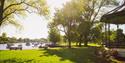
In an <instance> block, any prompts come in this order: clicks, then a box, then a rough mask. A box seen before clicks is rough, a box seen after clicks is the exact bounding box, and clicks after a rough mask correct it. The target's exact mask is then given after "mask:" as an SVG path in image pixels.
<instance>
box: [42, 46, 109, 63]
mask: <svg viewBox="0 0 125 63" xmlns="http://www.w3.org/2000/svg"><path fill="white" fill-rule="evenodd" d="M44 54H45V55H44V56H52V55H56V56H58V57H61V59H60V61H64V60H70V61H72V62H74V63H109V62H107V61H106V60H104V59H100V58H98V57H96V56H95V55H94V48H93V47H83V48H71V49H69V48H60V49H48V50H46V52H44ZM41 56H42V55H41Z"/></svg>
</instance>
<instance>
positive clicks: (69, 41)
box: [68, 39, 71, 48]
mask: <svg viewBox="0 0 125 63" xmlns="http://www.w3.org/2000/svg"><path fill="white" fill-rule="evenodd" d="M68 47H69V48H71V40H70V39H68Z"/></svg>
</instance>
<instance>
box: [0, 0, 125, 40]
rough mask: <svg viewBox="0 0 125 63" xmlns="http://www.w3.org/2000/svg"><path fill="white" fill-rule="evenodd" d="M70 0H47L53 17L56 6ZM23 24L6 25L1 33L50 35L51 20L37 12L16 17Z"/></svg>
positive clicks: (40, 36) (10, 34)
mask: <svg viewBox="0 0 125 63" xmlns="http://www.w3.org/2000/svg"><path fill="white" fill-rule="evenodd" d="M67 1H69V0H47V3H48V5H49V7H50V12H51V17H52V16H53V15H54V12H55V8H62V6H63V4H65V3H66V2H67ZM15 18H16V19H17V20H18V21H19V22H20V23H21V25H22V26H23V28H22V29H17V28H15V27H14V26H12V25H6V26H3V27H2V28H1V30H0V31H1V33H0V34H2V33H3V32H6V33H7V36H9V37H17V38H20V37H22V38H31V39H35V38H47V37H48V28H47V24H48V23H49V20H46V19H45V18H44V17H42V16H39V15H37V14H35V13H30V14H29V13H28V14H27V17H26V18H21V17H18V16H16V17H15ZM111 28H112V29H116V26H114V25H112V26H111ZM120 28H122V29H124V31H125V25H122V26H120Z"/></svg>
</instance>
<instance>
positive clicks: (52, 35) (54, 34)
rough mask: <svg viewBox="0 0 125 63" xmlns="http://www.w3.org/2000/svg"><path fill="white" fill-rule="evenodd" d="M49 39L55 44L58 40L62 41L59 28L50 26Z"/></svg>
mask: <svg viewBox="0 0 125 63" xmlns="http://www.w3.org/2000/svg"><path fill="white" fill-rule="evenodd" d="M48 38H49V40H50V41H51V42H53V44H54V45H55V44H56V43H57V42H60V41H61V36H60V33H59V31H58V30H57V28H53V27H50V29H49V36H48Z"/></svg>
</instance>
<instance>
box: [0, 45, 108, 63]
mask: <svg viewBox="0 0 125 63" xmlns="http://www.w3.org/2000/svg"><path fill="white" fill-rule="evenodd" d="M93 51H94V48H93V47H83V48H71V49H68V48H51V49H48V50H44V49H41V50H22V51H21V50H16V51H15V50H11V51H10V50H4V51H0V63H108V62H106V61H105V60H104V59H100V58H97V57H96V56H95V55H94V53H93Z"/></svg>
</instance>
